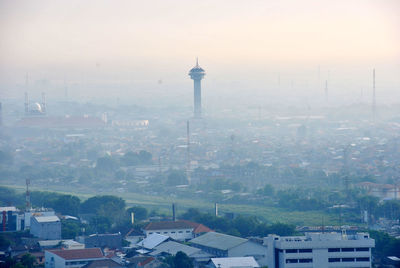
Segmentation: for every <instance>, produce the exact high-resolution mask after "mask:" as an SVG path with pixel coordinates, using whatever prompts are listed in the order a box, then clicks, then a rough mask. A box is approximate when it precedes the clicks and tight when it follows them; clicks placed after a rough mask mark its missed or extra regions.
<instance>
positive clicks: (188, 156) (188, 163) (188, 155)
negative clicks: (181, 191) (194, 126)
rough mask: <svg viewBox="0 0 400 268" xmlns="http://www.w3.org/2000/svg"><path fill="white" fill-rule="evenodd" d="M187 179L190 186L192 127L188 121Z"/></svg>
mask: <svg viewBox="0 0 400 268" xmlns="http://www.w3.org/2000/svg"><path fill="white" fill-rule="evenodd" d="M186 142H187V146H186V154H187V155H186V161H187V163H186V177H187V180H188V184H189V185H190V127H189V120H188V121H187V124H186Z"/></svg>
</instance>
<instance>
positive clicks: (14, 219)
mask: <svg viewBox="0 0 400 268" xmlns="http://www.w3.org/2000/svg"><path fill="white" fill-rule="evenodd" d="M23 228H24V219H23V216H22V215H21V214H20V213H19V210H18V209H17V208H16V207H0V232H15V231H20V230H21V229H23Z"/></svg>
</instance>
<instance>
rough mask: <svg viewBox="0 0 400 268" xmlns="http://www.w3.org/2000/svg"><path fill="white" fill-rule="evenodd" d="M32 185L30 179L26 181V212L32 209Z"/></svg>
mask: <svg viewBox="0 0 400 268" xmlns="http://www.w3.org/2000/svg"><path fill="white" fill-rule="evenodd" d="M30 184H31V180H30V179H26V211H29V210H30V208H31V192H30V191H29V185H30Z"/></svg>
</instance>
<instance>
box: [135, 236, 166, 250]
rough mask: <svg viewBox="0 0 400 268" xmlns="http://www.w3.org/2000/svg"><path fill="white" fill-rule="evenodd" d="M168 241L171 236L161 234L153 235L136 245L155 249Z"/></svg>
mask: <svg viewBox="0 0 400 268" xmlns="http://www.w3.org/2000/svg"><path fill="white" fill-rule="evenodd" d="M167 239H169V236H166V235H161V234H151V235H149V236H148V237H146V238H145V239H143V240H142V241H140V242H139V243H137V244H136V245H138V246H140V247H143V248H147V249H153V248H155V247H156V246H158V245H159V244H161V243H162V242H164V241H165V240H167Z"/></svg>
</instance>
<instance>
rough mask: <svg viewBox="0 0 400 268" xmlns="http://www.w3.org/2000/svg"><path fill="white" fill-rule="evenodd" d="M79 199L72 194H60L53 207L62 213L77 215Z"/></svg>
mask: <svg viewBox="0 0 400 268" xmlns="http://www.w3.org/2000/svg"><path fill="white" fill-rule="evenodd" d="M80 204H81V200H80V199H79V198H78V197H76V196H73V195H62V196H60V197H59V198H57V199H56V200H55V202H54V206H53V209H54V210H55V211H57V212H59V213H61V214H63V215H72V216H77V215H78V213H79V206H80Z"/></svg>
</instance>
